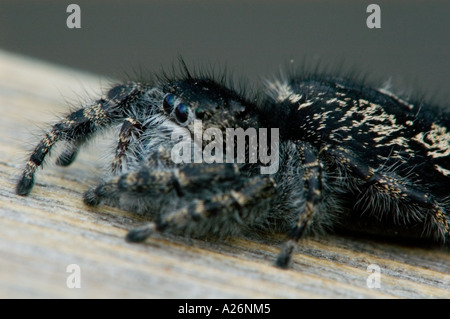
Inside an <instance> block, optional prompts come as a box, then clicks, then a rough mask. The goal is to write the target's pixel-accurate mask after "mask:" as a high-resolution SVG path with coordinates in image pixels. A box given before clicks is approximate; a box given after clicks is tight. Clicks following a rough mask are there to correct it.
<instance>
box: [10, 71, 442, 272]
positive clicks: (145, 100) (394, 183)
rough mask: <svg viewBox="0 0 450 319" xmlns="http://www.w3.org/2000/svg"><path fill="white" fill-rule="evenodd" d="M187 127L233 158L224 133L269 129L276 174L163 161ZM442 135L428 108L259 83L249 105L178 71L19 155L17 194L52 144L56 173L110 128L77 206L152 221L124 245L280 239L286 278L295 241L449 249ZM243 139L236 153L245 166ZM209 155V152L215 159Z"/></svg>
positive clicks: (88, 110) (321, 84)
mask: <svg viewBox="0 0 450 319" xmlns="http://www.w3.org/2000/svg"><path fill="white" fill-rule="evenodd" d="M196 120H197V121H198V120H201V121H202V131H201V133H203V134H204V133H205V132H206V130H207V129H209V128H216V129H219V130H220V132H223V139H222V140H221V139H220V138H219V136H217V135H216V136H215V141H216V142H220V143H223V145H224V146H225V147H228V148H227V150H229V149H230V147H232V148H233V147H234V146H232V144H231V141H230V140H227V139H226V137H225V131H226V129H227V128H242V129H243V130H245V133H249V132H250V131H248V130H249V129H252V128H254V129H255V130H259V129H261V128H268V129H269V128H270V129H273V128H277V129H279V131H278V133H279V140H278V141H276V143H273V144H271V148H270V152H271V154H272V155H273V154H276V155H277V156H278V158H277V160H278V163H279V167H278V170H277V171H276V172H272V173H271V174H262V173H261V171H260V168H261V167H260V166H259V165H258V164H256V163H255V162H249V161H247V162H244V163H242V161H236V158H237V156H236V155H234V157H233V158H232V159H234V160H235V161H233V162H229V161H227V162H225V161H220V160H217V161H216V162H213V163H205V162H201V163H196V162H195V161H194V162H193V163H189V162H184V163H176V162H175V161H174V160H173V157H172V155H173V152H172V150H173V148H174V147H175V145H176V144H177V143H178V142H179V139H173V136H174V134H175V133H177V132H178V133H180V134H181V132H185V131H186V130H187V132H188V134H189V135H190V136H191V137H194V143H193V144H192V145H194V146H191V147H193V148H195V147H196V146H195V145H196V144H195V136H194V135H195V132H194V131H195V128H194V126H195V125H194V124H195V121H196ZM449 124H450V115H449V114H448V113H445V112H444V111H443V110H441V109H439V108H437V107H434V106H432V105H427V104H425V103H424V102H411V101H406V100H404V99H401V98H400V97H398V96H396V95H394V94H392V93H390V92H388V91H386V90H383V89H372V88H369V87H366V86H365V85H363V84H358V83H354V82H352V81H350V80H346V79H341V78H333V77H328V76H325V75H309V76H307V77H302V76H298V75H293V76H290V78H288V79H284V80H279V81H277V80H275V81H271V82H268V83H267V85H266V89H265V92H263V93H262V94H260V97H259V98H249V97H246V96H245V94H240V93H237V92H236V91H235V90H232V89H230V88H228V87H227V85H226V84H225V83H224V82H221V81H215V80H213V79H212V78H210V77H207V76H201V75H199V76H193V75H192V74H191V73H189V71H187V69H186V70H185V72H184V75H183V76H180V77H173V78H170V77H165V78H160V79H158V80H155V81H153V82H152V83H140V82H128V83H125V84H119V85H116V86H114V87H113V88H112V89H110V90H109V92H108V93H107V94H106V96H104V97H103V98H100V99H99V100H97V101H95V102H94V103H92V104H90V105H86V106H84V107H81V108H80V109H78V110H76V111H74V112H72V113H71V114H69V115H67V116H66V117H65V118H64V119H62V120H61V121H59V122H58V123H56V124H55V125H53V126H52V127H51V129H50V130H49V131H48V132H47V133H46V135H45V136H44V138H43V139H42V140H41V141H40V143H39V144H38V145H37V147H36V148H35V149H34V151H33V152H32V154H31V156H30V158H29V161H28V163H27V164H26V167H25V170H24V172H23V175H22V176H21V178H20V181H19V182H18V184H17V194H19V195H27V194H29V192H30V191H31V189H32V187H33V183H34V175H35V172H36V169H37V168H38V167H40V166H42V164H43V161H44V159H45V157H46V156H47V154H48V153H49V152H50V150H51V148H52V147H53V146H54V145H55V143H57V142H59V141H64V142H66V144H67V147H66V149H65V151H64V152H63V153H62V155H60V156H59V157H58V159H57V161H56V162H57V164H58V165H62V166H66V165H69V164H70V163H71V162H72V161H73V160H74V159H75V157H76V155H77V153H78V150H79V148H80V146H82V145H83V144H84V143H85V142H86V141H87V140H89V139H90V138H91V137H92V136H94V135H96V134H97V133H98V132H100V131H101V130H102V129H104V128H108V127H111V126H115V125H121V128H120V133H119V141H118V144H117V148H116V151H115V157H114V159H113V162H112V166H111V170H110V172H109V173H108V175H107V176H106V177H105V179H104V181H102V182H101V183H100V184H99V185H97V186H96V187H94V188H92V189H90V190H88V191H87V192H86V193H85V195H84V202H85V203H86V204H87V205H90V206H92V205H98V204H100V203H101V202H106V203H109V204H111V205H115V206H119V207H122V208H124V209H127V210H130V211H134V212H136V213H139V214H145V215H149V216H150V217H151V218H152V220H155V222H150V223H148V224H146V225H144V226H142V227H140V228H137V229H134V230H131V231H130V232H129V233H128V235H127V240H128V241H131V242H140V241H143V240H145V239H146V238H147V237H149V236H150V235H151V234H152V233H154V232H155V231H160V232H162V231H173V232H182V233H188V234H190V235H191V236H202V235H208V234H215V235H220V236H233V235H237V234H239V233H244V234H245V233H248V232H251V231H255V230H263V229H269V230H276V231H282V232H286V233H287V234H288V240H287V241H286V243H285V244H284V246H283V248H282V250H281V253H280V254H279V256H278V258H277V260H276V265H277V266H279V267H281V268H286V267H288V266H289V264H290V261H291V257H292V253H293V250H294V248H295V245H296V243H297V241H298V240H299V239H300V238H301V237H302V236H304V235H305V234H308V233H311V232H321V231H323V230H328V229H332V228H347V229H353V230H359V231H361V232H364V233H369V234H382V235H385V236H391V237H398V238H409V239H417V238H425V239H432V240H435V241H440V242H445V241H446V240H448V239H449V236H450V226H449V225H450V214H449V212H450V196H449V195H450V132H449ZM260 132H261V131H260ZM175 135H176V134H175ZM273 136H274V135H273V134H272V135H271V137H273ZM248 137H249V136H248ZM211 140H212V138H211ZM211 140H208V142H211ZM233 141H234V139H233ZM252 141H253V142H255V140H251V139H250V137H249V143H247V144H246V146H245V155H246V157H247V158H248V157H249V156H250V155H252V151H251V147H250V146H252V145H251V142H252ZM256 143H258V142H257V141H256ZM200 144H202V145H200V147H205V144H206V141H204V140H202V141H201V142H200ZM216 145H218V146H220V144H216ZM198 146H199V145H198V143H197V147H198ZM257 146H258V147H257V148H256V150H258V149H259V150H260V149H261V145H257ZM235 150H236V149H235ZM218 152H219V150H218V149H215V150H214V152H212V153H214V155H218V158H219V159H220V158H221V156H222V155H221V154H220V153H218ZM192 156H193V155H189V159H190V158H192ZM223 158H225V155H224V154H223ZM221 162H222V163H221Z"/></svg>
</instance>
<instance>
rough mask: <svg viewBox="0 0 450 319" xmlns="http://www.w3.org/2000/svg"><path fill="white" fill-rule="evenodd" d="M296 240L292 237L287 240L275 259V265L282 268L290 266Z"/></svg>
mask: <svg viewBox="0 0 450 319" xmlns="http://www.w3.org/2000/svg"><path fill="white" fill-rule="evenodd" d="M296 244H297V243H296V241H295V240H293V239H290V240H288V241H287V242H286V243H285V244H284V246H283V248H282V250H281V252H280V253H279V254H278V257H277V260H276V261H275V266H277V267H278V268H282V269H288V268H290V266H291V264H292V254H293V252H294V249H295V246H296Z"/></svg>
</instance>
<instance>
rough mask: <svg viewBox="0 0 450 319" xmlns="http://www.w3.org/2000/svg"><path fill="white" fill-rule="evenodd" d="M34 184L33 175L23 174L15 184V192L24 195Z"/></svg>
mask: <svg viewBox="0 0 450 319" xmlns="http://www.w3.org/2000/svg"><path fill="white" fill-rule="evenodd" d="M33 185H34V177H33V176H28V175H26V174H24V175H23V176H22V178H21V179H20V180H19V182H18V183H17V186H16V194H17V195H20V196H26V195H28V194H29V193H30V192H31V189H32V188H33Z"/></svg>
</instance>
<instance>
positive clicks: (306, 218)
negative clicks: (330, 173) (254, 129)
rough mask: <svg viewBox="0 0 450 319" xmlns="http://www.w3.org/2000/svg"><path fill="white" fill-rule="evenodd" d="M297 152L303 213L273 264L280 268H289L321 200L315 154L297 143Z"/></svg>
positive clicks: (320, 185)
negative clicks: (305, 187)
mask: <svg viewBox="0 0 450 319" xmlns="http://www.w3.org/2000/svg"><path fill="white" fill-rule="evenodd" d="M297 150H298V151H299V152H300V154H301V155H302V156H301V157H302V166H303V168H304V175H303V182H304V184H305V185H307V190H306V202H305V207H304V209H303V211H302V212H301V213H300V214H299V216H298V219H297V222H296V224H295V226H294V228H293V229H292V231H291V232H290V234H289V235H288V236H289V239H288V240H287V242H285V243H284V246H283V248H282V250H281V252H280V253H279V255H278V257H277V260H276V262H275V265H276V266H278V267H280V268H288V267H289V265H290V263H291V260H292V253H293V251H294V248H295V246H296V245H297V242H298V240H299V239H300V238H301V237H302V236H303V234H304V232H305V229H306V228H307V227H308V225H309V222H310V221H311V219H312V217H313V216H314V213H315V211H316V206H317V204H318V203H319V202H320V200H321V198H322V183H321V174H322V171H321V165H320V162H319V160H318V156H317V154H316V153H315V152H314V150H313V148H312V146H311V145H309V144H308V143H303V142H297Z"/></svg>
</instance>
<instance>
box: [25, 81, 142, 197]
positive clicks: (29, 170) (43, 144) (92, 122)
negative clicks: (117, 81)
mask: <svg viewBox="0 0 450 319" xmlns="http://www.w3.org/2000/svg"><path fill="white" fill-rule="evenodd" d="M138 90H139V88H138V84H136V83H130V84H128V85H121V86H116V87H115V88H113V89H111V90H110V91H109V92H108V96H107V99H100V100H98V101H97V102H96V103H95V104H93V105H90V106H87V107H83V108H80V109H78V110H76V111H74V112H73V113H71V114H69V115H68V116H66V117H65V118H64V119H63V120H61V121H60V122H58V123H56V124H54V125H53V126H52V128H51V129H50V130H49V131H48V132H47V133H46V134H45V136H44V138H43V139H42V140H41V141H40V142H39V144H38V145H37V146H36V148H35V149H34V151H33V152H32V153H31V155H30V158H29V160H28V162H27V164H26V166H25V169H24V171H23V174H22V176H21V178H20V180H19V182H18V183H17V187H16V192H17V194H19V195H28V194H29V192H30V191H31V189H32V188H33V184H34V174H35V172H36V170H37V168H38V167H40V166H42V164H43V162H44V159H45V157H46V156H47V154H48V153H49V152H50V150H51V149H52V147H53V146H54V145H55V144H56V143H57V142H59V141H62V140H65V141H67V142H69V144H70V145H72V146H71V147H70V149H69V150H67V151H66V152H65V153H64V154H65V155H64V156H65V159H61V160H59V162H60V163H61V164H63V165H68V164H70V162H71V160H73V159H75V155H76V152H77V149H78V147H79V146H80V144H81V142H84V141H86V140H87V139H88V138H89V137H91V136H92V135H94V134H95V133H96V132H98V131H99V130H100V129H102V128H105V127H107V126H109V125H111V124H112V123H114V122H115V121H116V120H117V119H120V118H121V117H123V108H124V107H125V106H126V105H127V103H128V102H129V100H130V99H132V98H135V97H136V92H137V91H138Z"/></svg>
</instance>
